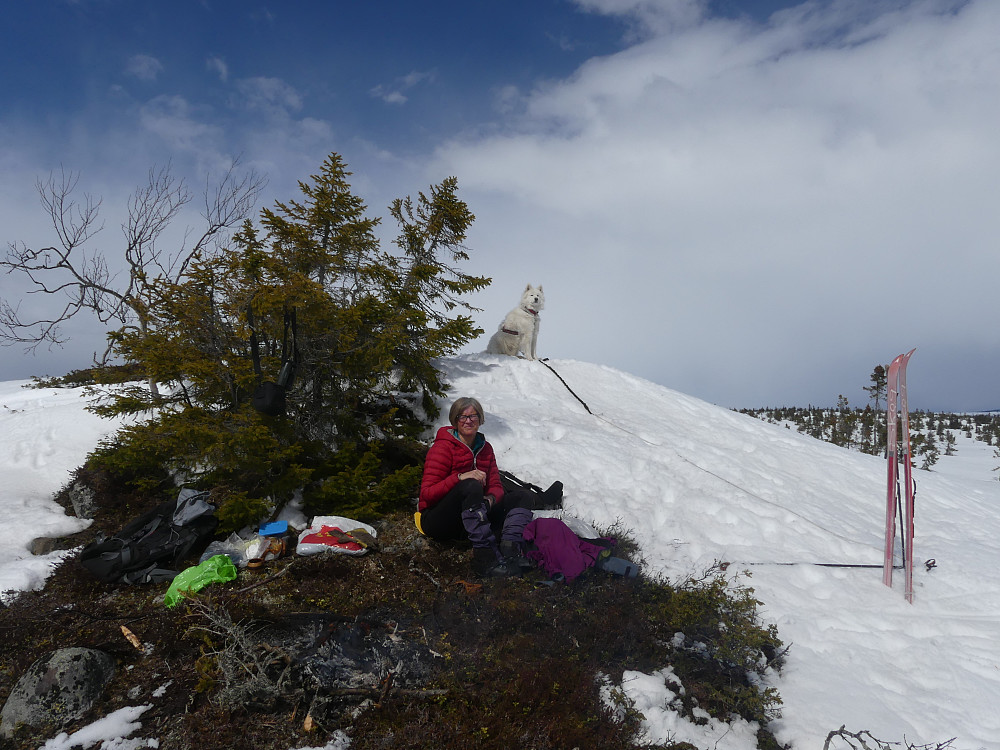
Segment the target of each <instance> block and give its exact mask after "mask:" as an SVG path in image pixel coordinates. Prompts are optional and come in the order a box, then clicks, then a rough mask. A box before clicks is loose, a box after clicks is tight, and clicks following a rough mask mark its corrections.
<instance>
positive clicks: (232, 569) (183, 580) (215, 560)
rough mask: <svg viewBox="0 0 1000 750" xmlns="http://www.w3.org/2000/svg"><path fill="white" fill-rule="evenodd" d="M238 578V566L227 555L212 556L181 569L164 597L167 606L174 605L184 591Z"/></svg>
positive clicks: (199, 589) (197, 589) (193, 590)
mask: <svg viewBox="0 0 1000 750" xmlns="http://www.w3.org/2000/svg"><path fill="white" fill-rule="evenodd" d="M235 579H236V566H235V565H233V561H232V560H230V559H229V557H228V556H227V555H216V556H215V557H210V558H208V559H207V560H205V561H204V562H202V563H199V564H198V565H195V566H194V567H192V568H188V569H187V570H184V571H181V572H180V573H178V574H177V577H176V578H174V580H173V581H171V582H170V588H168V589H167V593H166V595H165V596H164V597H163V601H164V603H166V605H167V607H173V606H175V605H176V604H177V602H179V601H180V600H181V599H182V598H183V596H184V592H186V591H190V592H192V593H194V592H195V591H201V590H202V589H203V588H205V587H206V586H207V585H208V584H210V583H225V582H226V581H233V580H235Z"/></svg>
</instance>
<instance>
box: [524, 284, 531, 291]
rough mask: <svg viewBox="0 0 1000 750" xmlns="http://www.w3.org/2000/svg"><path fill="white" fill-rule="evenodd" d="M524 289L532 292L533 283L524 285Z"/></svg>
mask: <svg viewBox="0 0 1000 750" xmlns="http://www.w3.org/2000/svg"><path fill="white" fill-rule="evenodd" d="M524 291H526V292H530V291H531V284H528V285H527V286H525V287H524Z"/></svg>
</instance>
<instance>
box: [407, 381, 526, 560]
mask: <svg viewBox="0 0 1000 750" xmlns="http://www.w3.org/2000/svg"><path fill="white" fill-rule="evenodd" d="M448 421H450V422H451V426H450V427H441V428H440V429H439V430H438V431H437V435H436V436H435V438H434V444H433V445H431V447H430V450H428V451H427V458H426V460H425V461H424V475H423V479H422V480H421V482H420V499H419V501H418V503H417V513H416V515H415V516H414V519H415V521H416V524H417V529H419V530H420V533H422V534H424V535H426V536H429V537H431V538H432V539H437V540H439V541H448V540H453V539H462V538H464V537H468V539H469V541H471V542H472V568H473V571H474V572H475V573H476V574H477V575H480V576H506V575H518V574H520V572H521V568H522V567H527V566H529V565H530V563H529V562H528V561H527V560H526V558H525V557H524V556H523V552H522V550H523V547H522V544H523V542H522V536H523V533H524V527H525V526H527V525H528V522H529V521H530V520H531V511H530V510H528V506H529V505H530V497H529V496H528V493H526V492H520V491H512V492H509V493H506V494H504V489H503V486H501V484H500V471H499V469H498V468H497V461H496V456H495V455H494V453H493V446H491V445H490V444H489V443H488V442H487V441H486V438H485V437H484V436H483V435H482V433H480V432H479V427H480V425H482V424H483V422H485V421H486V420H485V417H484V415H483V407H482V405H481V404H480V403H479V402H478V401H477V400H476V399H474V398H468V397H463V398H460V399H458V400H456V401H455V403H454V404H452V405H451V409H450V410H449V412H448Z"/></svg>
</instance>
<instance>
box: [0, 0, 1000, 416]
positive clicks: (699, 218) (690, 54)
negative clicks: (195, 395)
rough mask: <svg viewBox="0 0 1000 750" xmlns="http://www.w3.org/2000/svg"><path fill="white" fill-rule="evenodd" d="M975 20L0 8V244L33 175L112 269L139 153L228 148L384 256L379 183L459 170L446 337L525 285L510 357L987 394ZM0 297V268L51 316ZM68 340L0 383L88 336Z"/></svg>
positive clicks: (998, 353) (178, 163)
mask: <svg viewBox="0 0 1000 750" xmlns="http://www.w3.org/2000/svg"><path fill="white" fill-rule="evenodd" d="M998 35H1000V4H998V3H996V2H994V1H993V0H810V1H809V2H804V3H799V2H796V1H795V0H771V1H765V0H760V1H757V2H739V1H738V0H718V1H717V2H708V1H706V0H505V2H503V3H500V2H486V1H485V0H484V1H483V2H468V1H467V0H464V1H461V2H460V1H458V0H444V1H442V2H436V3H432V4H428V3H423V4H421V3H411V2H404V1H402V0H400V1H398V2H396V1H388V0H386V1H380V0H372V1H371V2H366V3H354V2H295V3H282V4H277V3H273V4H268V3H262V2H232V1H230V2H222V1H221V0H203V1H202V2H186V3H171V4H163V3H157V2H150V1H141V0H137V1H131V2H126V1H125V0H72V1H70V0H46V2H35V3H15V4H11V7H9V8H7V9H5V23H4V27H3V30H2V31H0V66H2V68H0V69H2V70H3V71H4V75H3V77H2V79H0V102H2V107H0V249H6V248H7V247H8V246H10V245H11V243H16V244H17V245H18V246H20V243H24V245H25V246H27V247H33V248H37V247H45V246H49V245H52V244H54V243H55V241H56V239H55V235H54V232H53V230H52V228H51V226H49V224H48V223H47V221H48V220H47V217H46V215H45V213H44V212H43V211H42V209H41V207H40V205H39V202H38V195H37V192H36V190H35V183H36V181H37V180H38V179H45V178H47V177H48V175H50V174H53V173H55V174H59V171H60V170H67V171H70V172H73V173H75V174H78V175H79V183H78V188H77V190H78V195H80V196H81V197H82V195H83V194H84V193H89V194H91V195H93V196H95V197H100V198H101V199H102V200H103V203H102V218H103V220H104V222H105V224H104V226H105V228H104V230H103V232H102V233H101V234H100V235H98V236H97V237H96V238H94V240H93V241H92V243H91V247H90V249H91V251H93V252H98V251H99V252H103V253H105V254H106V256H107V257H108V258H109V259H112V262H113V259H114V258H115V257H118V255H120V253H121V239H120V238H121V233H120V231H119V229H118V227H119V225H120V224H121V222H122V221H123V218H124V216H125V214H126V205H127V200H128V196H129V195H130V193H131V191H132V190H134V189H135V187H136V186H138V185H139V184H141V183H143V182H144V180H145V179H146V175H147V173H148V171H149V170H150V169H151V168H154V167H161V166H163V165H166V164H169V165H170V167H171V170H172V171H173V173H174V174H175V175H177V176H178V177H182V178H184V179H185V180H186V182H187V184H188V186H189V187H190V188H191V189H192V191H194V192H195V193H198V192H200V191H201V190H202V188H203V186H204V185H205V184H206V182H207V181H208V180H210V179H211V177H212V176H217V175H219V174H220V172H221V171H222V170H223V169H225V168H226V166H227V165H228V164H230V163H231V162H232V160H233V159H234V158H239V159H240V160H241V163H242V165H243V166H244V167H245V168H248V169H250V168H252V169H254V170H257V171H258V172H259V173H260V174H262V175H264V176H266V177H267V179H268V183H267V187H266V189H265V191H264V193H263V195H262V197H261V206H270V205H273V202H274V201H275V200H282V201H287V200H290V199H294V198H295V197H296V196H297V184H298V181H299V180H308V177H309V175H311V174H315V173H316V172H317V171H318V169H319V166H320V164H321V163H322V161H323V159H324V158H325V157H326V156H327V155H328V154H329V153H331V152H334V151H335V152H337V153H339V154H340V155H341V156H342V157H343V158H344V160H345V161H346V162H347V164H348V168H349V169H350V170H351V171H352V172H353V176H352V178H351V182H352V187H353V189H354V191H355V193H356V194H358V195H359V196H360V197H361V198H362V199H363V200H364V201H365V203H366V204H367V206H368V210H369V215H371V216H382V217H384V218H385V219H386V221H385V222H384V223H383V224H382V226H381V229H380V231H381V232H382V236H383V241H384V243H385V244H386V245H387V246H388V245H389V244H390V243H391V239H392V238H393V237H394V236H395V234H394V229H395V228H394V227H393V226H392V225H391V224H392V220H391V218H390V217H389V216H388V213H387V211H386V207H387V206H388V205H389V203H390V202H391V201H392V200H393V199H394V198H397V197H403V196H406V195H415V194H416V193H417V192H418V191H421V190H424V191H426V189H427V188H428V186H430V185H432V184H437V183H439V182H440V181H441V180H442V179H444V178H445V177H448V176H452V175H453V176H455V177H457V178H458V182H459V195H460V196H461V197H462V198H463V199H464V200H466V202H467V203H468V205H469V207H470V209H471V210H472V212H473V213H474V214H475V215H476V217H477V219H476V222H475V223H474V225H473V226H472V229H471V231H470V234H469V237H468V245H469V247H470V249H471V255H472V257H471V260H470V261H469V263H468V264H467V265H466V266H465V268H464V270H466V271H468V272H470V273H474V274H482V275H486V276H489V277H491V278H492V279H493V284H492V285H491V286H490V287H489V289H487V290H485V291H483V292H480V293H477V294H476V295H474V296H473V297H472V298H470V302H471V303H472V304H474V305H475V306H476V307H478V308H480V309H481V312H479V313H477V314H476V321H477V323H478V324H479V326H480V327H481V328H483V329H484V331H485V333H484V335H483V336H482V337H481V338H480V339H478V340H477V341H475V342H472V343H471V344H470V345H469V346H468V347H466V351H469V352H474V351H482V350H483V349H485V346H486V341H487V340H488V338H489V336H490V334H491V333H492V332H493V331H495V330H496V328H497V326H498V325H499V324H500V322H501V321H502V319H503V317H504V315H505V314H506V312H507V311H508V310H510V309H511V308H512V307H514V306H515V305H516V304H517V302H518V300H519V297H520V292H521V290H523V289H524V287H525V285H526V284H528V283H531V284H541V285H543V287H544V289H545V293H546V308H545V310H544V311H543V313H542V316H541V319H542V325H541V332H540V337H539V344H538V353H539V356H548V357H568V358H578V359H583V360H586V361H590V362H598V363H603V364H608V365H612V366H615V367H620V368H623V369H625V370H627V371H629V372H633V373H636V374H637V375H641V376H642V377H645V378H648V379H650V380H652V381H654V382H657V383H660V384H663V385H665V386H668V387H671V388H676V389H678V390H680V391H682V392H685V393H690V394H692V395H695V396H698V397H700V398H703V399H705V400H708V401H710V402H712V403H716V404H718V405H721V406H727V407H760V406H780V405H798V406H805V405H808V404H813V405H833V404H835V403H836V402H837V398H838V396H839V395H841V394H844V395H845V396H847V398H848V400H849V402H850V403H851V404H852V405H855V406H863V405H865V403H867V395H866V394H865V393H864V392H863V391H862V388H863V387H864V386H867V385H869V377H870V375H871V373H872V371H873V369H874V367H875V366H876V365H878V364H887V363H888V362H889V361H890V360H891V359H892V358H893V357H894V356H895V355H896V354H899V353H901V352H904V351H908V350H909V349H911V348H913V347H916V348H917V353H916V354H915V355H914V357H913V359H912V361H911V363H910V376H909V377H910V379H909V385H910V397H911V404H912V405H913V406H914V408H923V409H933V410H952V411H975V410H987V409H997V408H1000V392H998V387H997V383H996V378H995V377H994V372H995V371H996V369H997V367H998V365H1000V328H998V327H997V326H996V325H993V320H994V317H995V313H996V305H995V302H994V284H995V280H996V279H997V278H998V272H1000V254H998V253H997V252H996V251H995V244H996V237H997V236H998V234H1000V232H998V229H1000V226H998V225H1000V212H998V211H997V210H996V207H995V196H996V195H997V194H998V192H1000V147H998V144H1000V139H998V138H997V135H996V133H997V125H998V123H1000V46H998V45H997V42H996V39H997V38H998ZM197 222H198V217H197V215H196V213H195V212H194V204H192V211H191V212H189V213H187V214H184V215H182V217H181V218H180V219H179V221H178V223H177V224H176V225H175V231H176V242H177V244H178V245H179V243H180V241H181V238H182V236H183V229H184V228H185V227H189V226H190V227H196V226H197ZM26 289H27V287H26V282H25V280H24V279H23V278H19V277H16V276H12V275H7V276H3V277H0V294H2V296H3V298H4V300H6V301H8V302H9V303H10V304H12V305H17V304H20V305H21V310H22V312H23V313H24V314H25V315H26V316H29V314H32V313H36V312H40V311H42V310H43V309H48V310H49V311H50V312H51V309H52V307H51V305H52V303H53V302H54V300H53V299H52V298H49V299H43V298H40V297H39V296H38V295H32V296H27V295H25V291H26ZM46 305H49V307H48V308H45V306H46ZM960 321H961V322H960ZM66 331H67V333H69V334H70V335H71V340H70V342H69V343H68V344H67V345H66V346H65V347H64V348H62V349H55V350H52V351H49V350H46V349H44V348H43V349H40V350H36V352H35V353H34V354H33V355H30V354H25V352H24V351H23V349H22V348H18V347H13V348H9V349H5V350H3V352H2V362H0V378H22V377H27V376H30V375H43V374H50V375H57V374H62V373H63V372H65V371H67V370H70V369H76V368H78V367H83V366H86V365H87V364H88V363H89V362H90V359H91V355H92V353H93V352H94V351H97V350H102V349H103V346H104V339H103V331H102V330H101V329H100V327H99V326H97V325H96V324H95V323H94V321H93V320H89V319H88V320H84V319H80V320H77V321H74V322H73V323H72V324H71V325H70V326H68V327H67V329H66Z"/></svg>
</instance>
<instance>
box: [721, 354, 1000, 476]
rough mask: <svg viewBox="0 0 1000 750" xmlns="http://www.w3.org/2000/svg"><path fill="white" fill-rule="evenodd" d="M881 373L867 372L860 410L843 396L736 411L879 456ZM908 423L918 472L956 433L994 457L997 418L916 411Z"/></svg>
mask: <svg viewBox="0 0 1000 750" xmlns="http://www.w3.org/2000/svg"><path fill="white" fill-rule="evenodd" d="M885 372H886V371H885V367H883V366H882V365H878V366H877V367H876V368H875V370H874V371H873V372H872V375H871V385H870V386H867V387H866V388H865V391H867V392H868V394H869V397H870V402H869V403H868V404H866V405H865V406H864V407H863V408H862V407H857V406H853V407H852V406H851V405H850V404H849V403H848V400H847V397H846V396H844V395H840V396H838V397H837V405H836V406H835V407H833V408H830V407H816V406H811V405H810V406H806V407H800V406H780V407H772V406H768V407H764V408H758V409H739V410H738V411H739V412H740V413H742V414H747V415H749V416H752V417H756V418H758V419H762V420H764V421H766V422H770V423H772V424H783V425H785V426H786V427H788V428H789V429H791V428H792V426H794V427H795V429H797V430H798V431H799V432H802V433H805V434H806V435H809V436H811V437H814V438H816V439H818V440H823V441H826V442H828V443H833V444H834V445H839V446H841V447H844V448H850V449H852V450H857V451H861V452H862V453H868V454H871V455H873V456H883V455H885V453H886V435H887V430H886V411H885V404H886V374H885ZM909 419H910V449H911V454H912V455H913V457H914V461H915V462H917V463H918V465H919V467H920V468H921V469H926V470H930V468H931V467H932V466H933V465H934V464H935V463H937V461H938V459H939V458H940V457H941V456H942V455H945V456H953V455H955V453H956V452H957V450H958V449H957V447H956V446H957V442H958V441H957V437H956V435H957V434H959V433H961V434H962V435H964V436H965V437H966V438H971V439H975V440H980V441H982V442H984V443H986V444H987V445H991V446H995V447H996V448H997V451H996V455H997V457H998V458H1000V414H993V413H983V414H955V413H950V412H932V411H924V410H916V411H912V412H910V416H909ZM897 425H899V426H900V427H901V421H897ZM897 435H899V440H902V435H901V432H900V430H897ZM897 447H901V446H897Z"/></svg>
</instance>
